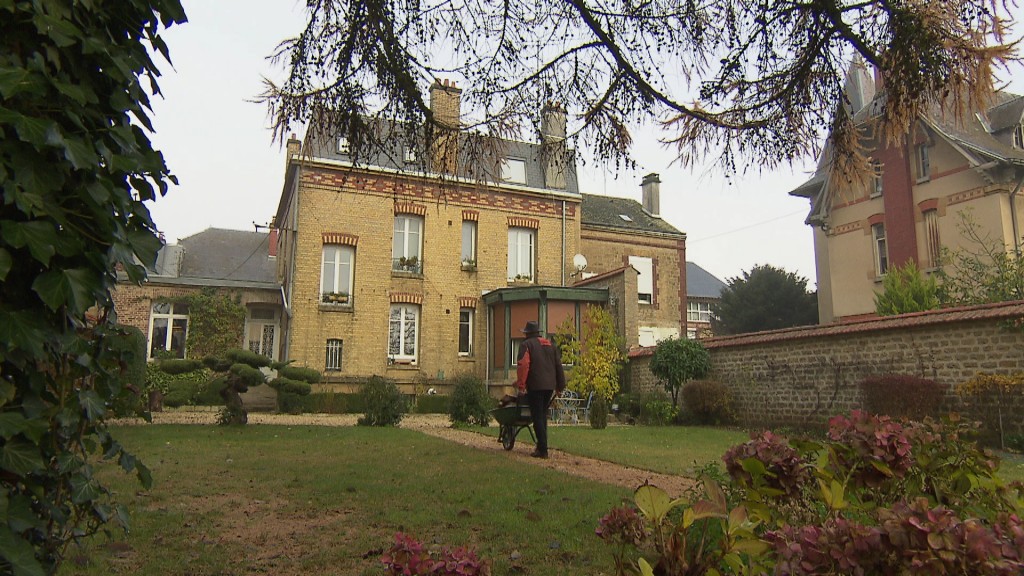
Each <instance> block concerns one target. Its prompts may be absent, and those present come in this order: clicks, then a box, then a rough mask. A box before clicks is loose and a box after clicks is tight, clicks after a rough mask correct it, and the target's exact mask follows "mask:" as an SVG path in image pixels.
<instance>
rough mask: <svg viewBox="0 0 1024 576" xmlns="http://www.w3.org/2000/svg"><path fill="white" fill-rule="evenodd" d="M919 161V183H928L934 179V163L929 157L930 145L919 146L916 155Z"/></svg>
mask: <svg viewBox="0 0 1024 576" xmlns="http://www.w3.org/2000/svg"><path fill="white" fill-rule="evenodd" d="M915 157H916V160H917V181H918V182H927V181H929V180H931V179H932V162H931V158H930V157H929V152H928V144H919V145H918V146H917V150H916V154H915Z"/></svg>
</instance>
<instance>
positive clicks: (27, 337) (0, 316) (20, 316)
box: [0, 310, 45, 357]
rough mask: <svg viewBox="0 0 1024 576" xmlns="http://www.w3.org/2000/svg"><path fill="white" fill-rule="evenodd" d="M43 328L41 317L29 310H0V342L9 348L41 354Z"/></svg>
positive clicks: (36, 354) (37, 355)
mask: <svg viewBox="0 0 1024 576" xmlns="http://www.w3.org/2000/svg"><path fill="white" fill-rule="evenodd" d="M44 328H45V324H44V323H43V321H42V319H41V318H39V317H38V316H37V315H35V314H32V313H31V312H29V311H25V310H23V311H21V312H6V311H4V310H0V342H4V343H6V344H7V345H8V346H9V347H10V349H15V348H20V349H22V350H25V351H27V352H28V353H29V354H31V355H33V356H36V357H41V356H43V341H44V339H45V336H44V334H45V332H44Z"/></svg>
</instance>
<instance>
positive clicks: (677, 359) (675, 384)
mask: <svg viewBox="0 0 1024 576" xmlns="http://www.w3.org/2000/svg"><path fill="white" fill-rule="evenodd" d="M650 370H651V373H652V374H654V375H655V376H657V377H658V378H660V379H661V380H662V381H663V382H664V384H665V391H666V392H668V393H669V394H671V395H672V407H673V408H674V409H678V407H679V391H680V389H682V387H683V385H684V384H686V383H687V382H689V381H690V380H696V379H699V378H704V377H705V376H707V375H708V374H709V373H710V372H711V354H708V351H707V350H706V349H705V348H704V345H703V344H701V343H700V342H699V341H697V340H682V339H679V338H669V339H668V340H662V341H661V342H658V346H657V347H656V348H655V349H654V355H653V356H651V364H650Z"/></svg>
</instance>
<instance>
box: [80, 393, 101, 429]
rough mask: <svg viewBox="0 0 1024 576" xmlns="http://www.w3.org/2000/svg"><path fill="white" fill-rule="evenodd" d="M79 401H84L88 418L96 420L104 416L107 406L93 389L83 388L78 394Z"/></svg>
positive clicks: (83, 407)
mask: <svg viewBox="0 0 1024 576" xmlns="http://www.w3.org/2000/svg"><path fill="white" fill-rule="evenodd" d="M78 401H79V402H81V403H82V409H83V410H85V416H86V418H87V419H88V420H91V421H94V422H95V421H96V420H99V419H100V418H102V417H103V414H104V413H106V411H107V407H106V405H105V404H104V402H103V399H102V398H100V395H99V394H97V393H96V392H95V391H93V390H83V391H82V392H80V393H79V394H78Z"/></svg>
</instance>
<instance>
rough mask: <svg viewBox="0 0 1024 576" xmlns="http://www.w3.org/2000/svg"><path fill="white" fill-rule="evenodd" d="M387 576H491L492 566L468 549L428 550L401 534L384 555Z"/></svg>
mask: <svg viewBox="0 0 1024 576" xmlns="http://www.w3.org/2000/svg"><path fill="white" fill-rule="evenodd" d="M381 562H383V563H384V570H385V573H386V574H394V575H395V576H489V575H490V573H491V563H490V562H488V561H486V560H481V559H480V558H478V557H477V555H476V552H475V551H473V550H470V549H469V548H465V547H460V548H451V547H448V546H445V547H441V548H439V549H438V548H433V547H431V548H427V547H425V546H423V543H422V542H420V541H419V540H417V539H415V538H413V537H412V536H408V535H406V534H403V533H401V532H399V533H397V534H395V542H394V544H392V545H391V548H389V549H388V551H387V552H385V553H384V554H383V555H382V556H381Z"/></svg>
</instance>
